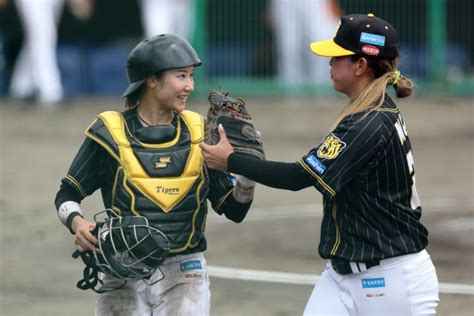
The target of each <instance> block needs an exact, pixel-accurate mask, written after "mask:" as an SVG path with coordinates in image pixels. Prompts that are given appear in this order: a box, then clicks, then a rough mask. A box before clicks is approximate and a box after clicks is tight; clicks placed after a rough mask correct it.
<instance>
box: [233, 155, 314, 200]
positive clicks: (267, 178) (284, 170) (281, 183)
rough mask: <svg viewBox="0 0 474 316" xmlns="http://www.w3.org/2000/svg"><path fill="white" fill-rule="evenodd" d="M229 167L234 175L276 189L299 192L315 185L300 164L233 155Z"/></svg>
mask: <svg viewBox="0 0 474 316" xmlns="http://www.w3.org/2000/svg"><path fill="white" fill-rule="evenodd" d="M227 167H228V170H229V171H230V172H232V173H236V174H240V175H243V176H244V177H247V178H249V179H251V180H253V181H256V182H258V183H261V184H263V185H266V186H269V187H272V188H276V189H284V190H291V191H298V190H301V189H304V188H307V187H310V186H312V185H313V181H312V179H311V177H310V176H309V175H308V173H307V172H306V171H305V169H304V168H303V167H302V166H301V165H300V164H299V163H298V162H293V163H288V162H279V161H268V160H259V159H256V158H252V157H249V156H246V155H242V154H237V153H232V154H231V155H230V156H229V158H228V159H227Z"/></svg>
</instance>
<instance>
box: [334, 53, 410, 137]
mask: <svg viewBox="0 0 474 316" xmlns="http://www.w3.org/2000/svg"><path fill="white" fill-rule="evenodd" d="M359 58H362V57H360V56H357V55H354V56H352V57H351V59H352V61H353V62H354V61H357V60H358V59H359ZM367 63H368V65H369V68H370V69H372V72H373V74H374V78H375V79H374V80H373V81H372V82H371V83H370V84H369V85H368V86H367V87H366V88H365V89H364V90H363V91H362V93H361V94H360V95H359V96H358V97H357V98H356V99H355V100H354V101H352V102H350V103H349V104H347V105H346V106H345V107H344V109H343V110H342V112H341V114H340V115H339V116H338V118H337V119H336V121H335V122H334V124H333V125H332V127H331V130H333V129H334V128H336V127H337V125H338V124H339V123H340V122H341V121H342V119H343V118H345V117H346V116H349V115H351V114H354V113H357V112H361V111H364V110H367V109H369V112H367V113H370V112H371V111H375V110H377V109H378V108H379V107H381V106H382V104H383V101H384V96H385V92H386V90H387V86H390V85H391V86H393V87H394V88H395V92H396V95H397V97H398V98H405V97H407V96H409V95H411V94H412V92H413V82H412V81H411V80H410V79H408V78H406V77H405V76H403V75H402V74H401V73H400V71H399V70H398V69H397V68H398V65H399V59H398V58H394V59H381V60H371V59H367Z"/></svg>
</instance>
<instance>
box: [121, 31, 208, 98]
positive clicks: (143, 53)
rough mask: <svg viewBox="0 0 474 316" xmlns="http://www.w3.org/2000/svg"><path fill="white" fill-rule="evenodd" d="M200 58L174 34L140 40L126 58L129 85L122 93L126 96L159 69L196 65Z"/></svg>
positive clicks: (199, 63) (198, 64) (186, 43)
mask: <svg viewBox="0 0 474 316" xmlns="http://www.w3.org/2000/svg"><path fill="white" fill-rule="evenodd" d="M200 65H201V60H200V59H199V57H198V55H197V54H196V51H195V50H194V48H193V47H192V46H191V45H190V44H189V43H188V41H186V40H185V39H184V38H182V37H180V36H178V35H174V34H161V35H157V36H154V37H152V38H149V39H146V40H143V41H141V42H140V43H139V44H138V45H137V46H135V48H134V49H132V51H131V52H130V54H129V55H128V59H127V77H128V81H129V85H128V87H127V89H126V90H125V91H124V93H123V94H122V97H127V96H128V95H130V94H131V93H132V92H134V91H136V90H137V89H138V88H140V86H141V85H142V84H143V83H144V82H145V80H146V79H147V78H148V77H149V76H150V75H152V74H154V73H157V72H159V71H163V70H167V69H173V68H183V67H188V66H194V67H198V66H200Z"/></svg>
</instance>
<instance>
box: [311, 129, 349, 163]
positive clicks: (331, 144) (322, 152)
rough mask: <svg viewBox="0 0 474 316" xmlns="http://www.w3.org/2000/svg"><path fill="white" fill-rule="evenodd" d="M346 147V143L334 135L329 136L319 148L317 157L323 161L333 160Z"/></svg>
mask: <svg viewBox="0 0 474 316" xmlns="http://www.w3.org/2000/svg"><path fill="white" fill-rule="evenodd" d="M345 147H346V143H344V142H342V141H341V140H340V139H339V138H337V137H336V136H335V135H334V134H331V135H329V136H328V137H327V138H326V139H325V140H324V142H323V144H322V145H321V146H320V147H319V149H318V152H317V155H318V157H319V158H323V159H334V158H336V157H337V156H338V155H339V153H340V152H341V151H342V150H343V149H344V148H345Z"/></svg>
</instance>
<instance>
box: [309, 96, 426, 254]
mask: <svg viewBox="0 0 474 316" xmlns="http://www.w3.org/2000/svg"><path fill="white" fill-rule="evenodd" d="M300 164H301V166H302V167H303V168H304V169H305V170H306V171H307V172H308V173H309V174H310V175H311V177H312V179H313V185H314V186H315V187H316V188H317V189H318V190H319V191H320V192H321V193H323V195H324V197H323V203H324V216H323V221H322V226H321V240H320V244H319V253H320V255H321V257H323V258H327V259H332V260H342V261H352V262H373V261H377V260H380V259H384V258H390V257H396V256H400V255H404V254H410V253H416V252H419V251H421V250H423V249H424V248H425V247H426V245H427V235H428V231H427V230H426V228H425V227H424V226H423V225H422V224H421V223H420V216H421V206H420V203H419V198H418V194H417V192H416V187H415V183H414V182H415V177H414V167H413V156H412V154H411V145H410V141H409V138H408V136H407V134H406V129H405V124H404V123H403V119H402V117H401V115H400V112H399V110H398V108H397V107H396V105H395V103H394V102H393V101H392V100H391V99H390V98H389V97H388V96H386V98H385V101H384V103H383V106H382V107H381V108H380V109H378V110H376V111H372V112H370V113H366V112H361V113H357V114H354V115H351V116H349V117H346V118H345V119H343V120H342V121H341V123H340V124H339V125H338V126H337V127H336V129H335V130H334V131H333V132H332V133H331V135H329V136H328V138H327V139H326V141H325V142H323V143H322V144H321V145H319V146H317V147H315V148H313V149H312V150H311V151H310V152H309V153H308V154H307V155H305V156H304V157H303V159H301V160H300Z"/></svg>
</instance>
